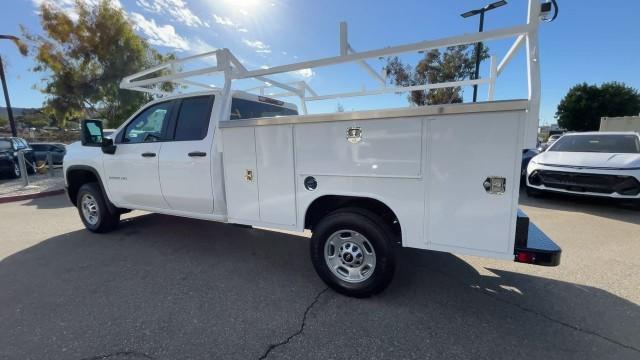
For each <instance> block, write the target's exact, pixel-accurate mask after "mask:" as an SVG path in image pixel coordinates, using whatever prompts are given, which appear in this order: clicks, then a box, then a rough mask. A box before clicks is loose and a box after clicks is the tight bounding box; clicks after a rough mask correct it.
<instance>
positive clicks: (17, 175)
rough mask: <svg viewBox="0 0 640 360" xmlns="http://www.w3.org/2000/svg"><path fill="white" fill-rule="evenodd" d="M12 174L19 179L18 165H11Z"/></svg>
mask: <svg viewBox="0 0 640 360" xmlns="http://www.w3.org/2000/svg"><path fill="white" fill-rule="evenodd" d="M13 174H14V175H15V176H16V177H20V165H18V163H13Z"/></svg>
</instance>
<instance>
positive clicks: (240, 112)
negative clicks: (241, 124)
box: [229, 97, 298, 120]
mask: <svg viewBox="0 0 640 360" xmlns="http://www.w3.org/2000/svg"><path fill="white" fill-rule="evenodd" d="M259 98H262V99H264V101H271V102H274V104H271V103H267V102H260V101H252V100H246V99H240V98H233V100H232V101H231V116H230V117H229V119H230V120H242V119H253V118H262V117H274V116H288V115H298V111H296V110H294V109H289V108H286V107H283V106H281V105H284V102H282V101H278V100H273V99H269V98H263V97H259Z"/></svg>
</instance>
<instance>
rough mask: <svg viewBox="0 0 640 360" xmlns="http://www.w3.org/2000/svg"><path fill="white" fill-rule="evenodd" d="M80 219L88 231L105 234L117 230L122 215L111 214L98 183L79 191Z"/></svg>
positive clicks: (87, 185)
mask: <svg viewBox="0 0 640 360" xmlns="http://www.w3.org/2000/svg"><path fill="white" fill-rule="evenodd" d="M76 204H77V205H78V213H79V214H80V219H82V222H83V223H84V226H85V227H86V228H87V230H89V231H92V232H96V233H105V232H109V231H111V230H113V229H115V228H116V227H117V226H118V223H119V222H120V213H119V212H115V213H113V212H111V211H110V209H109V207H108V206H107V204H106V202H105V199H104V197H103V195H102V191H101V190H100V187H99V186H98V184H97V183H87V184H84V185H82V186H81V187H80V189H79V190H78V197H77V202H76Z"/></svg>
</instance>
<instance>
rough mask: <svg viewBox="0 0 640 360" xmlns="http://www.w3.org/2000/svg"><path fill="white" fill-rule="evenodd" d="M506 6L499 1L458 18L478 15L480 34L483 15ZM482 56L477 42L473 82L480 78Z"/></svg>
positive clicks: (474, 86) (475, 92)
mask: <svg viewBox="0 0 640 360" xmlns="http://www.w3.org/2000/svg"><path fill="white" fill-rule="evenodd" d="M504 5H507V2H506V1H504V0H501V1H496V2H494V3H491V4H489V5H486V6H485V7H482V8H480V9H475V10H470V11H467V12H466V13H463V14H460V16H462V17H463V18H465V19H466V18H468V17H471V16H474V15H480V25H479V26H478V32H482V31H484V13H485V12H487V11H489V10H493V9H496V8H499V7H501V6H504ZM481 54H482V42H478V43H477V44H476V71H475V74H474V77H473V79H474V80H478V79H479V78H480V61H481V58H480V56H481ZM477 100H478V84H475V85H473V102H476V101H477Z"/></svg>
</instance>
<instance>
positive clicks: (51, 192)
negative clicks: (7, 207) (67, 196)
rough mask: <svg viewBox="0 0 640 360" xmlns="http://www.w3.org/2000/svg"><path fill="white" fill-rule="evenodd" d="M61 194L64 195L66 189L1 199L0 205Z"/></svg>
mask: <svg viewBox="0 0 640 360" xmlns="http://www.w3.org/2000/svg"><path fill="white" fill-rule="evenodd" d="M60 194H64V189H59V190H50V191H42V192H37V193H33V194H24V195H15V196H5V197H0V204H4V203H9V202H14V201H22V200H30V199H38V198H42V197H47V196H53V195H60Z"/></svg>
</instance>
